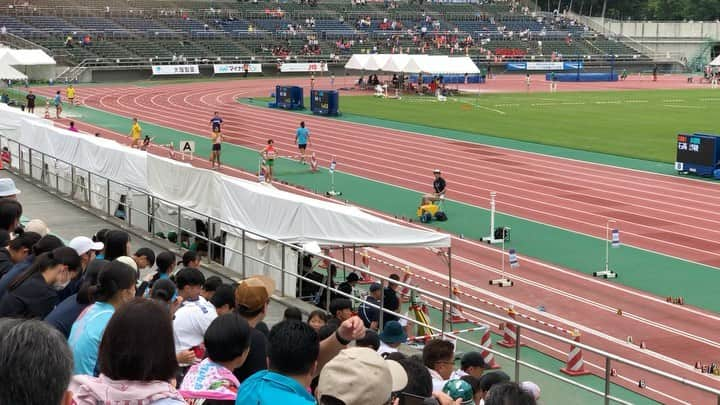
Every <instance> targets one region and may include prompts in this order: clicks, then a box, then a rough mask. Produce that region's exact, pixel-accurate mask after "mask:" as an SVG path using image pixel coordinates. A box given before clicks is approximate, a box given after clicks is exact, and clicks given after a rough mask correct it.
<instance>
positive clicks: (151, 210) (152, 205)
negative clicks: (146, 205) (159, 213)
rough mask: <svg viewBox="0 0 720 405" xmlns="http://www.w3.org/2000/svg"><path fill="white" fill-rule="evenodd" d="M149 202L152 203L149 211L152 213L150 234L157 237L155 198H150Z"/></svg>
mask: <svg viewBox="0 0 720 405" xmlns="http://www.w3.org/2000/svg"><path fill="white" fill-rule="evenodd" d="M148 200H149V201H150V209H149V210H148V212H149V213H150V226H149V228H150V234H151V235H155V197H153V196H150V197H149V198H148Z"/></svg>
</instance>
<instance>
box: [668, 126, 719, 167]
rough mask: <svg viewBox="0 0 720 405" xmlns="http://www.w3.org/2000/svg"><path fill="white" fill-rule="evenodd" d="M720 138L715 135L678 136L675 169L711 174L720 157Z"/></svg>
mask: <svg viewBox="0 0 720 405" xmlns="http://www.w3.org/2000/svg"><path fill="white" fill-rule="evenodd" d="M719 148H720V140H718V137H717V136H715V135H708V134H692V135H688V134H680V135H678V136H677V144H676V150H677V157H676V159H675V170H677V171H680V172H690V173H694V174H698V175H701V176H711V175H713V172H714V170H715V168H716V166H717V165H718V163H720V162H718V160H719V159H720V153H718V152H719V150H718V149H719Z"/></svg>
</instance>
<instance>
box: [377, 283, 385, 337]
mask: <svg viewBox="0 0 720 405" xmlns="http://www.w3.org/2000/svg"><path fill="white" fill-rule="evenodd" d="M380 287H381V291H382V295H380V315H379V316H378V331H382V330H383V320H384V319H385V284H384V283H380Z"/></svg>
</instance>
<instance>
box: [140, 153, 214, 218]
mask: <svg viewBox="0 0 720 405" xmlns="http://www.w3.org/2000/svg"><path fill="white" fill-rule="evenodd" d="M170 173H171V174H172V175H168V174H170ZM218 181H219V176H216V173H215V172H212V171H210V170H205V169H199V168H197V167H193V166H192V165H189V164H187V163H181V162H178V161H175V160H171V159H167V158H164V157H160V156H156V155H152V154H148V155H147V182H148V189H149V190H150V191H151V192H152V193H153V194H154V195H155V196H158V197H160V198H162V199H165V200H168V201H172V202H174V203H176V204H178V205H180V206H182V207H187V208H190V209H193V210H195V211H198V212H200V213H202V214H204V216H207V215H210V216H213V217H216V218H222V214H223V213H222V212H221V211H220V204H219V197H220V196H219V192H218V191H219V189H220V187H219V183H218ZM186 214H187V215H188V216H192V217H198V219H200V218H201V217H199V216H198V215H197V214H192V213H191V212H189V211H188V212H186Z"/></svg>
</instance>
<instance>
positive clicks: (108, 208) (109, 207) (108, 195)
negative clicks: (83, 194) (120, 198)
mask: <svg viewBox="0 0 720 405" xmlns="http://www.w3.org/2000/svg"><path fill="white" fill-rule="evenodd" d="M106 188H107V194H106V195H105V196H106V197H107V214H108V215H112V212H111V211H110V210H111V206H110V204H111V203H110V179H107V187H106Z"/></svg>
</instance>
